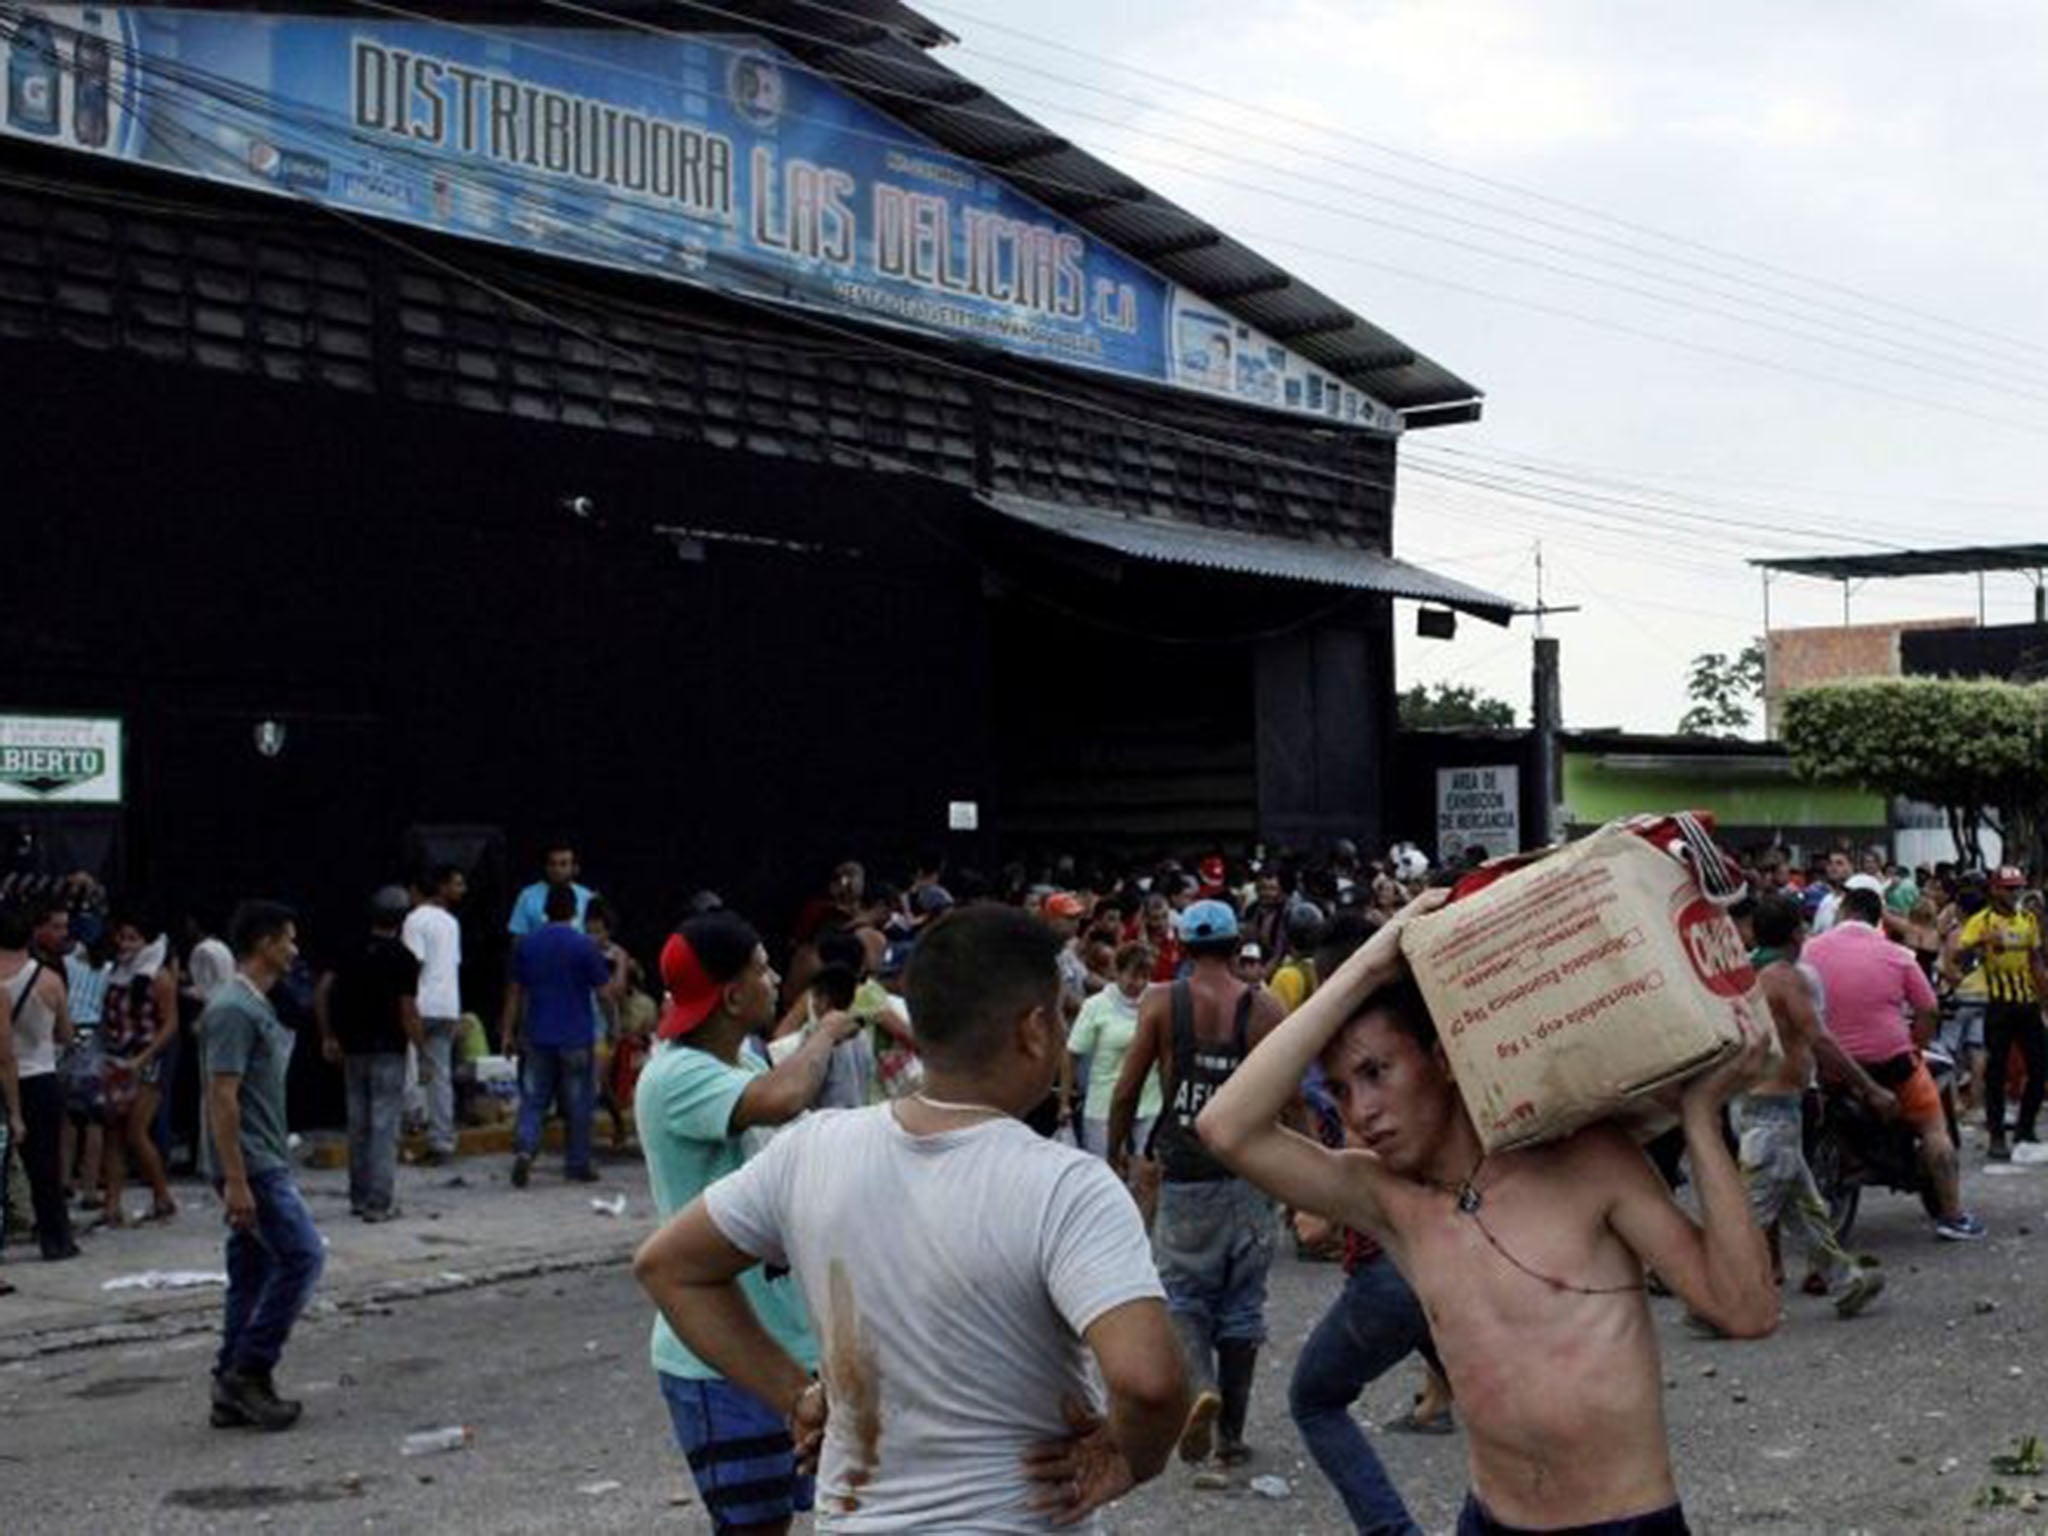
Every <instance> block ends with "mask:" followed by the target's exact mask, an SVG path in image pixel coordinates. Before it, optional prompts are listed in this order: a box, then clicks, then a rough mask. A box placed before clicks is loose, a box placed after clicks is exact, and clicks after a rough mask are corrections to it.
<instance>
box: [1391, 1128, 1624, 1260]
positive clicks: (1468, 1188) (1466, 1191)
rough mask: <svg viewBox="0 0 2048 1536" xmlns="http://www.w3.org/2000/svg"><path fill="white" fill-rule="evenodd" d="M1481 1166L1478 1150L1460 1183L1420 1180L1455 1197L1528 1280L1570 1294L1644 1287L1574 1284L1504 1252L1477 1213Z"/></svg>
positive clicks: (1483, 1163) (1491, 1243) (1482, 1157)
mask: <svg viewBox="0 0 2048 1536" xmlns="http://www.w3.org/2000/svg"><path fill="white" fill-rule="evenodd" d="M1485 1166H1486V1154H1485V1153H1484V1152H1482V1153H1480V1154H1479V1161H1478V1162H1476V1163H1474V1164H1473V1165H1472V1171H1471V1172H1470V1173H1468V1174H1466V1175H1465V1178H1464V1180H1463V1182H1461V1183H1457V1184H1449V1183H1446V1182H1445V1181H1444V1180H1442V1179H1424V1180H1423V1181H1422V1182H1423V1183H1425V1184H1427V1185H1428V1186H1429V1187H1430V1188H1431V1189H1440V1190H1442V1191H1443V1192H1444V1193H1445V1194H1447V1195H1449V1196H1451V1197H1452V1198H1453V1199H1454V1200H1456V1201H1457V1205H1458V1214H1459V1215H1461V1216H1470V1217H1471V1218H1472V1225H1473V1226H1475V1227H1477V1228H1478V1229H1479V1235H1480V1236H1481V1237H1483V1238H1485V1239H1486V1243H1487V1246H1488V1247H1490V1248H1491V1249H1493V1251H1494V1252H1495V1253H1497V1254H1499V1255H1500V1256H1501V1257H1502V1258H1503V1259H1505V1260H1507V1262H1508V1264H1509V1265H1510V1266H1512V1267H1513V1268H1515V1269H1518V1270H1520V1271H1521V1272H1522V1273H1523V1274H1525V1275H1527V1276H1528V1277H1529V1278H1530V1279H1531V1280H1537V1281H1540V1282H1542V1283H1543V1284H1544V1285H1547V1286H1549V1287H1550V1289H1551V1290H1553V1291H1567V1292H1569V1293H1570V1294H1572V1295H1574V1296H1620V1295H1625V1294H1627V1293H1628V1292H1630V1291H1640V1290H1644V1289H1646V1287H1645V1286H1644V1285H1642V1284H1641V1283H1640V1282H1639V1283H1637V1284H1635V1285H1574V1284H1572V1282H1571V1281H1569V1280H1560V1279H1558V1278H1557V1276H1555V1275H1546V1274H1545V1273H1543V1271H1542V1270H1540V1269H1532V1268H1530V1267H1529V1266H1528V1265H1527V1264H1524V1263H1523V1262H1522V1261H1521V1260H1520V1259H1518V1258H1516V1257H1515V1256H1514V1255H1513V1254H1512V1253H1510V1252H1508V1250H1507V1248H1506V1247H1505V1246H1503V1244H1502V1243H1501V1240H1500V1239H1499V1238H1497V1237H1495V1236H1494V1235H1493V1229H1492V1228H1491V1227H1489V1226H1488V1225H1487V1224H1486V1221H1485V1218H1483V1217H1482V1216H1481V1215H1480V1214H1479V1206H1480V1203H1481V1198H1482V1197H1481V1194H1480V1189H1479V1170H1480V1169H1481V1168H1484V1167H1485Z"/></svg>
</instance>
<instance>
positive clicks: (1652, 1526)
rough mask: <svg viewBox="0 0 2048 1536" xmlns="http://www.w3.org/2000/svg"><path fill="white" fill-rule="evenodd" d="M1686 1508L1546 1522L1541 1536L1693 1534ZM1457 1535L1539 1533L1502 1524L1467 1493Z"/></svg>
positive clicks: (1526, 1535)
mask: <svg viewBox="0 0 2048 1536" xmlns="http://www.w3.org/2000/svg"><path fill="white" fill-rule="evenodd" d="M1691 1529H1692V1528H1691V1527H1690V1526H1688V1525H1687V1524H1686V1523H1685V1511H1684V1510H1683V1509H1682V1508H1680V1507H1679V1506H1678V1505H1676V1504H1672V1505H1668V1506H1666V1507H1665V1508H1663V1509H1657V1510H1652V1511H1651V1512H1650V1513H1648V1514H1646V1515H1628V1516H1625V1517H1623V1518H1622V1519H1620V1520H1602V1521H1599V1522H1598V1523H1597V1524H1594V1525H1558V1526H1549V1525H1546V1526H1544V1527H1543V1528H1542V1536H1691ZM1458 1536H1537V1532H1535V1531H1534V1530H1530V1529H1527V1528H1525V1527H1523V1526H1519V1525H1503V1524H1502V1523H1501V1522H1500V1521H1498V1520H1496V1519H1494V1518H1493V1516H1492V1515H1491V1514H1489V1513H1488V1512H1487V1508H1486V1506H1485V1505H1484V1504H1482V1503H1480V1502H1479V1495H1478V1494H1476V1493H1468V1494H1467V1495H1465V1507H1464V1509H1463V1510H1461V1511H1460V1512H1459V1514H1458Z"/></svg>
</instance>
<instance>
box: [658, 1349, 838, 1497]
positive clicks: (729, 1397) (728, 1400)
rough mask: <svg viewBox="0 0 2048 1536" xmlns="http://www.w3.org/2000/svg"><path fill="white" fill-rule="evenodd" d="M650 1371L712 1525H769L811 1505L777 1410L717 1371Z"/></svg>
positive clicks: (812, 1488) (807, 1481)
mask: <svg viewBox="0 0 2048 1536" xmlns="http://www.w3.org/2000/svg"><path fill="white" fill-rule="evenodd" d="M655 1374H656V1376H657V1378H658V1379H659V1380H660V1382H661V1395H662V1398H663V1400H664V1401H666V1402H667V1404H668V1415H669V1419H670V1421H671V1422H672V1423H673V1424H674V1425H675V1431H676V1444H677V1445H679V1446H681V1447H682V1449H683V1455H684V1456H686V1457H688V1458H689V1462H690V1476H691V1477H692V1478H694V1479H695V1480H696V1483H697V1493H698V1495H699V1497H701V1498H702V1499H703V1500H704V1509H705V1512H706V1513H708V1514H709V1515H710V1516H711V1528H712V1529H713V1530H714V1531H725V1530H729V1529H731V1528H732V1527H733V1526H736V1525H772V1524H774V1523H775V1522H776V1521H779V1520H787V1519H789V1518H790V1516H792V1515H794V1514H796V1513H798V1512H800V1511H804V1510H808V1509H809V1508H810V1507H811V1502H812V1499H813V1496H814V1494H815V1492H816V1483H815V1481H814V1480H813V1479H812V1478H810V1477H799V1476H798V1475H797V1470H796V1442H795V1441H793V1440H791V1439H790V1437H789V1425H788V1424H786V1423H785V1422H784V1421H783V1419H782V1416H781V1415H780V1414H778V1413H777V1412H776V1411H775V1410H774V1409H772V1408H770V1407H769V1406H768V1405H767V1404H766V1403H764V1402H762V1401H761V1399H759V1398H758V1397H756V1396H754V1394H753V1393H751V1392H749V1391H747V1390H746V1389H745V1388H744V1387H736V1386H734V1385H733V1384H732V1383H731V1382H729V1381H724V1380H721V1379H720V1378H718V1377H711V1378H709V1379H707V1380H703V1381H696V1380H692V1379H690V1378H689V1377H685V1376H671V1375H670V1374H669V1373H668V1372H667V1371H658V1372H656V1373H655Z"/></svg>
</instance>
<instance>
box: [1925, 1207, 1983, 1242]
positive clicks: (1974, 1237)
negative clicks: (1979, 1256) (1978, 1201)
mask: <svg viewBox="0 0 2048 1536" xmlns="http://www.w3.org/2000/svg"><path fill="white" fill-rule="evenodd" d="M1934 1235H1935V1236H1936V1237H1938V1238H1941V1239H1943V1240H1944V1241H1946V1242H1951V1243H1974V1242H1977V1241H1979V1240H1981V1239H1982V1238H1983V1236H1984V1223H1983V1222H1981V1221H1979V1220H1978V1219H1977V1218H1976V1217H1974V1216H1972V1215H1971V1214H1970V1213H1969V1212H1968V1211H1965V1212H1963V1214H1962V1215H1960V1216H1958V1217H1957V1218H1956V1219H1955V1220H1954V1221H1947V1220H1943V1221H1937V1222H1936V1223H1935V1224H1934Z"/></svg>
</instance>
